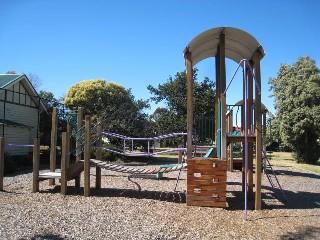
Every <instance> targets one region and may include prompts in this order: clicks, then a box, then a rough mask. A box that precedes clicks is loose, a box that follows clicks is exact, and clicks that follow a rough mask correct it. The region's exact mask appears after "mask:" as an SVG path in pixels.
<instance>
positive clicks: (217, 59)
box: [214, 47, 220, 155]
mask: <svg viewBox="0 0 320 240" xmlns="http://www.w3.org/2000/svg"><path fill="white" fill-rule="evenodd" d="M219 56H220V53H219V47H217V54H216V56H215V60H216V61H215V63H216V96H215V101H214V120H215V121H214V131H215V141H216V145H217V144H218V141H220V139H218V138H219V136H220V134H218V131H220V129H219V127H218V126H220V122H219V121H220V119H219V118H218V116H219V113H218V102H219V97H220V83H219V79H220V72H219V66H220V59H219ZM218 147H219V146H218ZM217 150H218V151H217V152H220V149H217ZM219 155H220V153H219Z"/></svg>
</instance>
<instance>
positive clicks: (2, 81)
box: [0, 74, 47, 111]
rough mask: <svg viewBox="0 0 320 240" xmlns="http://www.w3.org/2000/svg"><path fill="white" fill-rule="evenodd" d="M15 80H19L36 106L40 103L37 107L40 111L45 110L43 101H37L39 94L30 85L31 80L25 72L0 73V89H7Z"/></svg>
mask: <svg viewBox="0 0 320 240" xmlns="http://www.w3.org/2000/svg"><path fill="white" fill-rule="evenodd" d="M17 82H21V83H22V84H23V86H24V87H25V89H26V91H27V92H28V94H29V95H30V96H31V98H32V99H33V101H34V103H35V104H36V106H39V104H40V106H39V107H40V110H41V111H42V110H44V111H47V110H46V107H45V105H44V104H43V102H42V101H41V100H40V102H39V94H38V93H37V91H36V90H35V89H34V87H33V86H32V84H31V82H30V81H29V79H28V77H27V76H26V75H25V74H0V89H8V88H9V87H11V86H12V85H14V84H15V83H17Z"/></svg>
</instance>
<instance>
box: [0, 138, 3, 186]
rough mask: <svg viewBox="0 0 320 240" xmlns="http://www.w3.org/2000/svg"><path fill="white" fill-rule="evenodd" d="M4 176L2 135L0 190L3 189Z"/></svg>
mask: <svg viewBox="0 0 320 240" xmlns="http://www.w3.org/2000/svg"><path fill="white" fill-rule="evenodd" d="M3 176H4V137H0V191H3Z"/></svg>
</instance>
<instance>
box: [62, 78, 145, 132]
mask: <svg viewBox="0 0 320 240" xmlns="http://www.w3.org/2000/svg"><path fill="white" fill-rule="evenodd" d="M64 103H65V106H66V107H68V108H70V109H73V108H76V107H83V108H84V112H85V114H90V115H92V116H93V117H94V118H97V117H103V118H104V120H105V127H106V128H107V129H108V131H111V132H115V133H119V134H123V135H127V136H131V137H141V136H146V135H148V133H149V132H148V131H149V129H150V128H149V123H148V121H147V115H146V114H144V113H143V112H142V110H143V109H145V108H147V107H149V105H148V103H147V102H145V101H142V100H137V101H136V100H135V98H134V96H133V95H132V94H131V91H130V90H128V89H125V88H124V87H123V86H121V85H120V84H117V83H114V82H108V83H107V82H106V81H105V80H103V79H96V80H84V81H81V82H79V83H76V84H75V85H73V86H71V87H70V88H69V90H68V92H67V95H66V97H65V101H64Z"/></svg>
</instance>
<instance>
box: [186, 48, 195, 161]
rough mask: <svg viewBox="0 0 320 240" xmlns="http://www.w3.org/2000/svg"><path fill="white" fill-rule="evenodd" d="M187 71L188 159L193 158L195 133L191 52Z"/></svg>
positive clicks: (187, 57)
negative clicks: (193, 137)
mask: <svg viewBox="0 0 320 240" xmlns="http://www.w3.org/2000/svg"><path fill="white" fill-rule="evenodd" d="M184 57H185V64H186V70H187V159H191V158H192V133H193V69H192V60H191V52H189V50H188V49H187V51H186V52H185V55H184Z"/></svg>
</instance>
